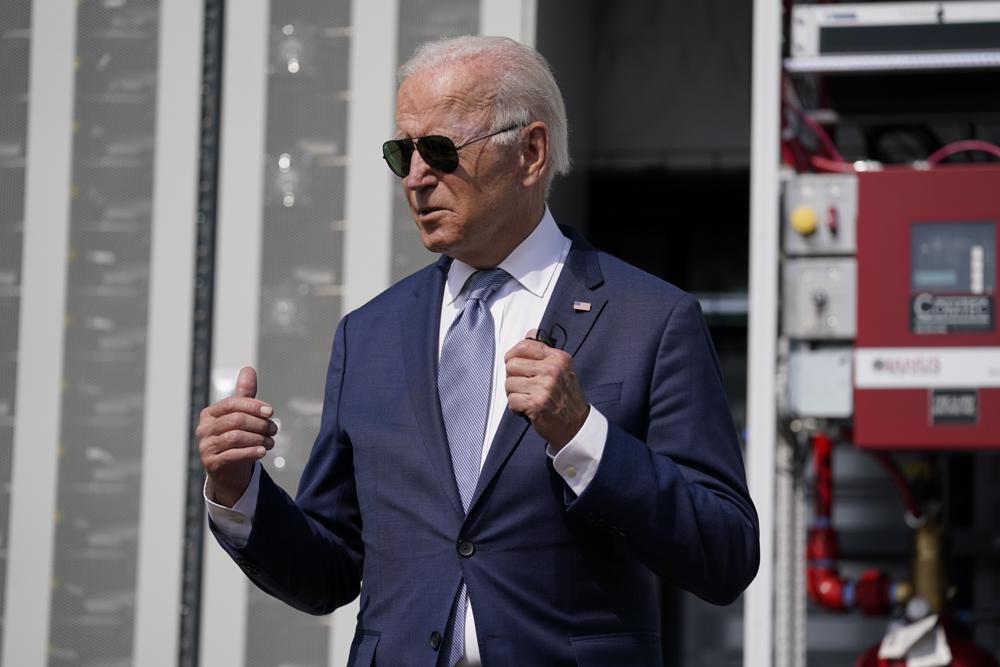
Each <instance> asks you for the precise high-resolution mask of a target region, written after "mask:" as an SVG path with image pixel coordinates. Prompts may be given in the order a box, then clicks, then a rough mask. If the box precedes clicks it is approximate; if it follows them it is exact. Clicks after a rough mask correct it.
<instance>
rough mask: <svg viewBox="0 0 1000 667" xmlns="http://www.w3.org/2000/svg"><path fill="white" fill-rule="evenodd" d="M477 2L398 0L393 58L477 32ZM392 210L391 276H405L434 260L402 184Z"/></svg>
mask: <svg viewBox="0 0 1000 667" xmlns="http://www.w3.org/2000/svg"><path fill="white" fill-rule="evenodd" d="M479 14H480V9H479V3H478V2H468V1H467V0H400V3H399V36H398V38H397V42H396V61H397V63H398V64H400V65H402V64H403V63H404V62H406V61H407V60H408V59H409V58H410V56H412V55H413V52H414V51H415V50H416V48H417V47H418V46H420V45H421V44H423V43H424V42H427V41H430V40H434V39H441V38H443V37H457V36H459V35H475V34H477V33H478V32H479V23H480V22H479ZM392 211H393V214H392V274H391V275H392V280H391V282H396V281H397V280H399V279H401V278H404V277H405V276H408V275H409V274H411V273H413V272H414V271H417V270H418V269H420V268H422V267H424V266H426V265H427V264H429V263H430V262H432V261H433V260H434V256H433V255H431V253H429V252H427V251H426V250H425V249H424V247H423V245H422V244H421V242H420V234H419V233H418V231H417V228H416V226H415V225H414V224H413V218H412V217H411V216H410V207H409V205H407V203H406V199H405V198H404V197H403V191H402V188H400V187H398V183H397V187H396V188H395V194H394V197H393V209H392Z"/></svg>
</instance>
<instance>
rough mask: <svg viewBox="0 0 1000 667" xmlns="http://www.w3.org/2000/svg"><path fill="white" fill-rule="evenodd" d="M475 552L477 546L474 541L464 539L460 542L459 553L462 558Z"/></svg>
mask: <svg viewBox="0 0 1000 667" xmlns="http://www.w3.org/2000/svg"><path fill="white" fill-rule="evenodd" d="M474 553H476V546H475V545H474V544H473V543H472V542H467V541H466V540H462V541H461V542H459V543H458V555H459V556H461V557H462V558H468V557H469V556H471V555H472V554H474Z"/></svg>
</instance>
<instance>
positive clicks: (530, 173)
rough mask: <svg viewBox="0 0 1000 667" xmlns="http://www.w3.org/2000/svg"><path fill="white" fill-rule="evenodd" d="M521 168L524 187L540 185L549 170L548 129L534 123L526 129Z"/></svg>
mask: <svg viewBox="0 0 1000 667" xmlns="http://www.w3.org/2000/svg"><path fill="white" fill-rule="evenodd" d="M521 168H522V169H523V170H524V178H523V179H522V181H521V183H522V184H523V185H524V186H526V187H531V186H534V185H536V184H538V183H540V182H541V181H542V180H543V179H544V177H545V174H546V173H547V172H548V169H549V128H548V127H547V126H546V125H545V123H543V122H541V121H536V122H534V123H531V124H530V125H528V127H527V132H526V137H525V141H524V143H523V144H522V148H521Z"/></svg>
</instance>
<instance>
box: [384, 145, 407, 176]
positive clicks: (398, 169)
mask: <svg viewBox="0 0 1000 667" xmlns="http://www.w3.org/2000/svg"><path fill="white" fill-rule="evenodd" d="M412 155H413V143H412V142H410V140H409V139H393V140H391V141H387V142H385V143H384V144H382V158H383V159H384V160H385V163H386V164H388V165H389V169H392V173H394V174H396V175H397V176H399V177H400V178H403V177H404V176H406V175H407V174H408V173H410V156H412Z"/></svg>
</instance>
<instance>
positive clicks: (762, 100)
mask: <svg viewBox="0 0 1000 667" xmlns="http://www.w3.org/2000/svg"><path fill="white" fill-rule="evenodd" d="M751 71H752V77H753V79H752V95H751V121H750V122H751V125H750V308H749V340H748V343H747V361H748V368H747V451H746V454H747V479H748V482H749V484H750V493H751V495H752V496H753V500H754V503H755V504H756V507H757V514H758V516H759V518H760V570H759V572H758V574H757V578H756V579H755V580H754V582H753V583H752V584H750V587H749V588H748V589H747V592H746V593H745V595H744V612H743V619H744V620H743V664H744V666H745V667H768V666H770V665H772V664H773V656H774V584H775V570H774V528H775V521H774V519H775V511H776V508H775V444H776V440H777V433H776V422H777V404H776V397H775V390H776V381H775V372H776V370H777V369H776V341H777V338H778V249H779V239H778V229H779V225H778V223H779V218H778V215H779V209H778V202H779V178H778V166H779V157H778V146H779V143H780V135H779V131H780V127H779V118H780V115H779V114H780V100H781V87H780V86H781V3H780V2H779V0H756V1H755V2H754V6H753V63H752V70H751Z"/></svg>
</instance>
